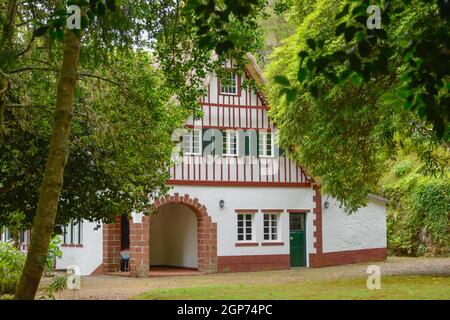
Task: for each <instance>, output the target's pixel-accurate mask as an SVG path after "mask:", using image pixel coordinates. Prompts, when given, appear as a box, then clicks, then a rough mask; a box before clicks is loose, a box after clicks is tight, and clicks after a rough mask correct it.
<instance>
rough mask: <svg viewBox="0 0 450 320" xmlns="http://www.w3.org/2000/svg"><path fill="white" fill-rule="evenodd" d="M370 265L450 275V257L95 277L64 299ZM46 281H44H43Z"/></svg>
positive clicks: (307, 275) (300, 277)
mask: <svg viewBox="0 0 450 320" xmlns="http://www.w3.org/2000/svg"><path fill="white" fill-rule="evenodd" d="M370 264H376V265H379V266H380V267H381V273H382V275H445V276H450V258H399V257H390V258H388V260H387V261H385V262H377V263H364V264H354V265H347V266H338V267H327V268H320V269H309V268H301V269H293V270H287V271H271V272H248V273H228V274H223V273H222V274H210V275H199V276H175V277H156V278H149V279H136V278H126V277H116V276H94V277H86V278H83V279H82V284H81V285H82V289H81V290H80V292H78V293H77V294H76V296H75V297H73V295H72V293H70V292H67V293H65V294H63V295H62V298H63V299H73V298H75V299H112V300H114V299H131V298H133V297H134V296H136V295H138V294H140V293H143V292H146V291H149V290H152V289H159V288H176V287H192V286H207V285H218V284H223V285H227V284H243V285H245V284H254V283H261V282H264V283H266V284H270V283H271V282H273V283H278V284H279V283H292V282H299V283H300V282H302V281H314V280H332V279H337V278H355V277H365V276H367V275H366V268H367V266H368V265H370ZM44 282H45V280H44Z"/></svg>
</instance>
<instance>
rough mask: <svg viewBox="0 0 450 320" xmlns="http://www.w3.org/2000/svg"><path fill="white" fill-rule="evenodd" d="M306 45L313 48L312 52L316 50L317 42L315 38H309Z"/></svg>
mask: <svg viewBox="0 0 450 320" xmlns="http://www.w3.org/2000/svg"><path fill="white" fill-rule="evenodd" d="M306 44H307V45H308V47H310V48H311V50H316V41H315V40H314V39H313V38H308V39H307V40H306Z"/></svg>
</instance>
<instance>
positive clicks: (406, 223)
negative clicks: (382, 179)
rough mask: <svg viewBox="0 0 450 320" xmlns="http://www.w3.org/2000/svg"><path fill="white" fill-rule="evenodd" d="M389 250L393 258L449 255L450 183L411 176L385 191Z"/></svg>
mask: <svg viewBox="0 0 450 320" xmlns="http://www.w3.org/2000/svg"><path fill="white" fill-rule="evenodd" d="M385 192H386V194H387V196H388V197H389V198H390V199H391V202H390V208H389V211H388V221H387V222H388V229H387V231H388V246H389V249H390V251H391V253H393V254H399V255H411V256H420V255H425V254H432V255H448V254H449V253H450V219H449V214H450V182H449V181H448V178H447V177H443V178H433V177H425V176H421V175H419V174H417V173H412V174H410V175H408V176H406V177H405V178H403V179H401V180H400V181H398V182H396V183H395V184H392V185H389V186H388V187H387V188H386V190H385Z"/></svg>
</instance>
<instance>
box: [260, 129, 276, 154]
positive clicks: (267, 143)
mask: <svg viewBox="0 0 450 320" xmlns="http://www.w3.org/2000/svg"><path fill="white" fill-rule="evenodd" d="M258 144H259V145H258V147H259V156H260V157H273V154H274V151H273V149H274V148H273V147H274V143H273V134H272V132H268V131H261V132H259V141H258Z"/></svg>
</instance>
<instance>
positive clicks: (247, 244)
mask: <svg viewBox="0 0 450 320" xmlns="http://www.w3.org/2000/svg"><path fill="white" fill-rule="evenodd" d="M234 245H235V246H236V247H257V246H259V243H258V242H236V243H235V244H234Z"/></svg>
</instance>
